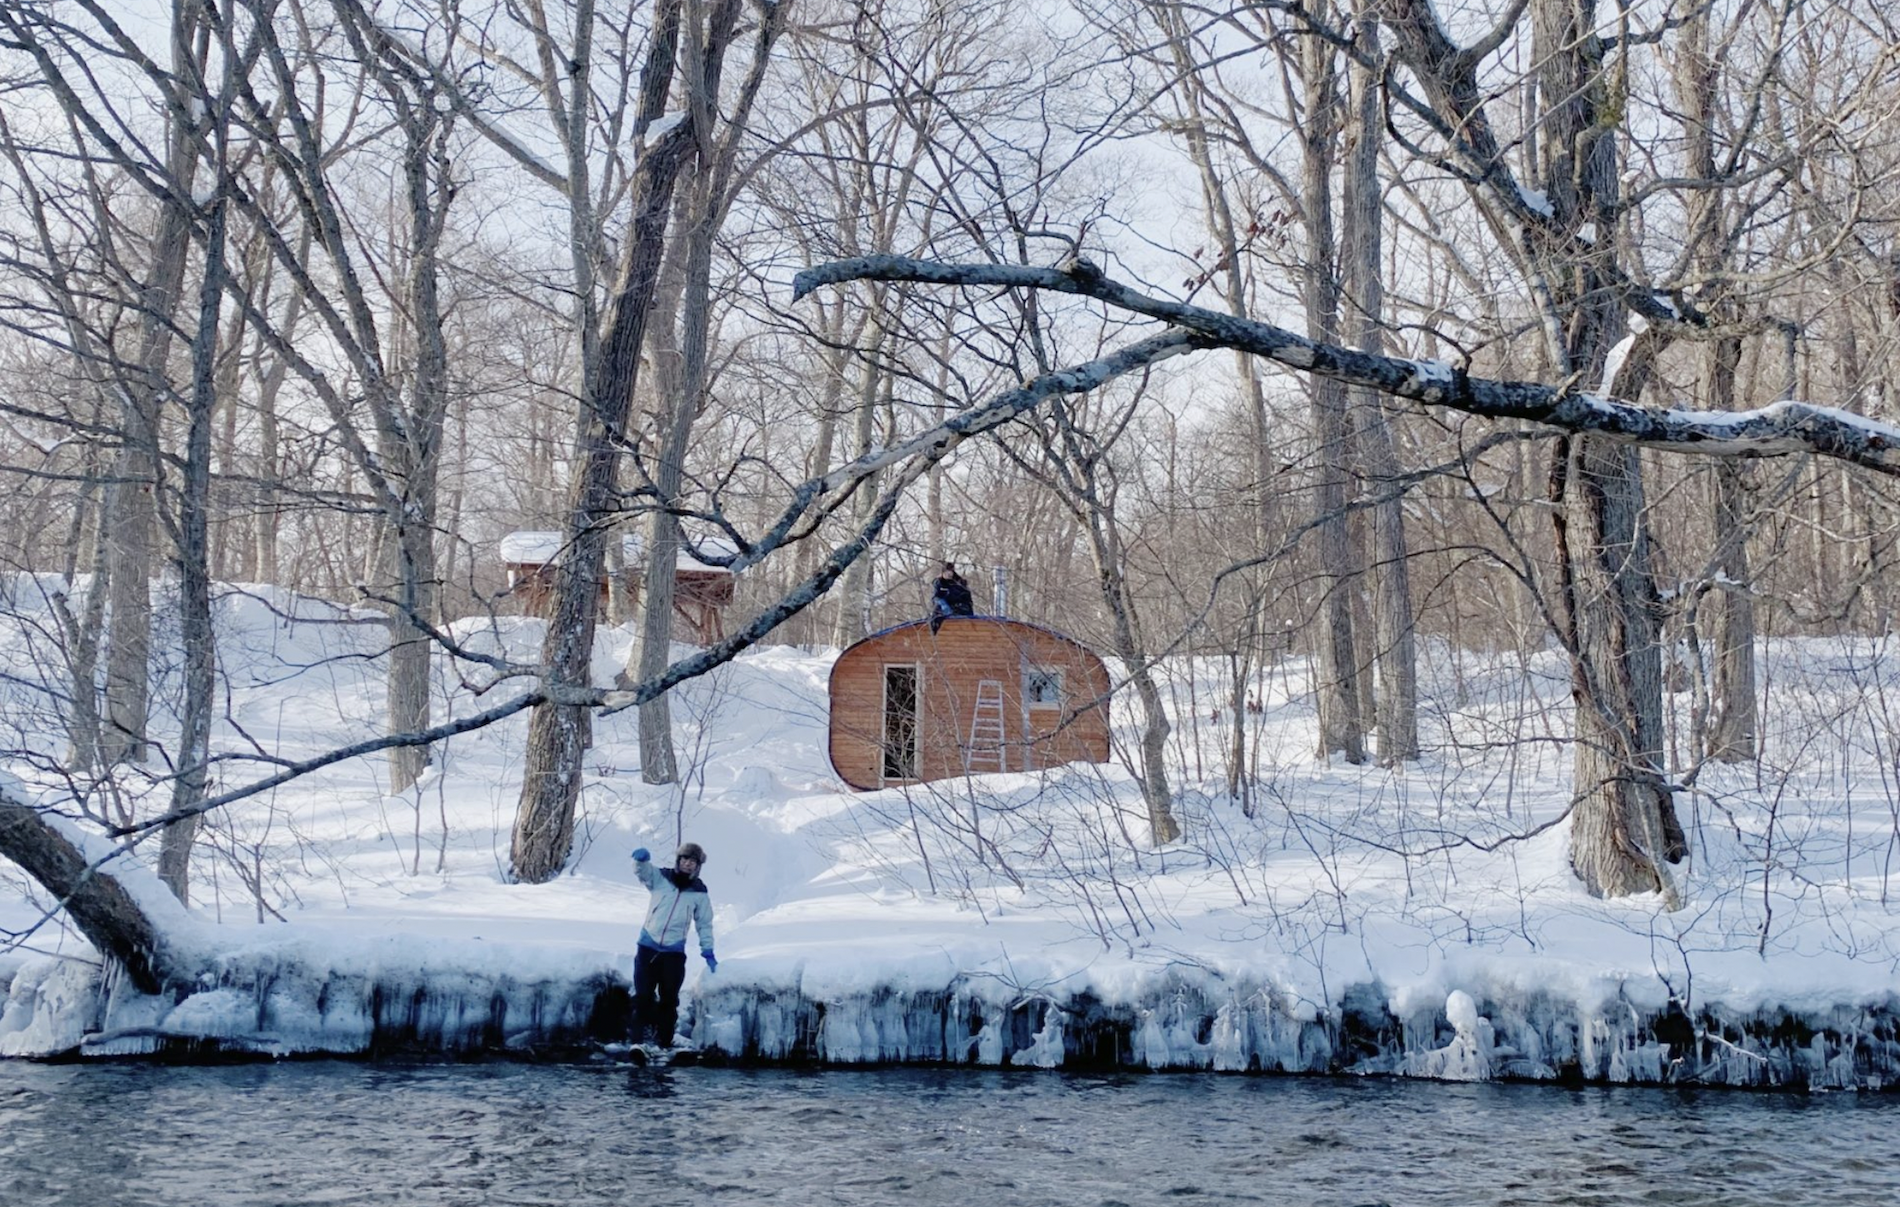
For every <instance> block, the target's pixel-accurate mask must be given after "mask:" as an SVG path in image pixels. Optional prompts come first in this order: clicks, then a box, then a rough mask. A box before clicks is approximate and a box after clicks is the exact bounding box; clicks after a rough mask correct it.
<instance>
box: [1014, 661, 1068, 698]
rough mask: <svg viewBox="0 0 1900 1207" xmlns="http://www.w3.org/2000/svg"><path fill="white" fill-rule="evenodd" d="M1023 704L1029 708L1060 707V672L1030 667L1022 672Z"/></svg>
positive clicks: (1046, 668)
mask: <svg viewBox="0 0 1900 1207" xmlns="http://www.w3.org/2000/svg"><path fill="white" fill-rule="evenodd" d="M1023 704H1024V705H1026V706H1027V707H1029V708H1061V707H1062V672H1061V671H1059V670H1052V669H1050V668H1048V667H1040V666H1032V667H1030V668H1028V669H1027V670H1025V671H1023Z"/></svg>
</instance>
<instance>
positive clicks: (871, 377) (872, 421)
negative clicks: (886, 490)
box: [832, 286, 890, 647]
mask: <svg viewBox="0 0 1900 1207" xmlns="http://www.w3.org/2000/svg"><path fill="white" fill-rule="evenodd" d="M867 304H868V306H869V307H870V309H871V311H872V314H873V316H874V317H873V318H872V320H871V338H870V347H869V350H868V351H867V353H866V354H865V357H864V359H863V361H862V363H861V365H860V368H861V369H862V371H863V376H861V377H860V378H859V379H858V403H857V408H856V427H855V428H854V429H853V438H854V441H855V443H854V444H853V447H852V450H851V453H852V456H863V455H864V454H865V453H866V452H868V451H870V448H871V445H872V444H873V443H874V442H875V441H876V439H877V403H878V396H879V395H880V394H881V393H882V392H883V389H884V384H885V382H884V378H885V371H884V368H883V358H884V356H885V355H886V343H887V337H888V335H889V331H890V327H889V324H888V323H887V320H886V316H885V313H884V307H885V306H886V305H888V304H890V295H889V292H888V291H887V290H886V289H885V288H883V287H882V286H878V287H876V288H874V289H872V291H871V297H870V300H869V302H868V303H867ZM878 481H879V480H878V479H877V478H875V477H873V478H871V479H870V480H868V481H866V482H865V483H864V485H862V486H861V487H859V488H858V495H857V499H856V500H855V503H854V506H853V508H852V514H851V523H852V526H853V527H858V528H861V527H863V526H864V521H865V519H866V518H867V517H868V516H869V515H870V512H871V509H872V508H873V507H875V506H876V504H877V496H878ZM874 570H875V565H874V562H873V559H872V558H870V557H861V558H859V559H858V560H857V561H855V562H853V563H851V566H850V568H849V569H847V570H846V571H845V572H844V581H842V582H841V583H839V584H838V622H837V626H836V629H835V631H834V632H833V634H832V644H833V645H837V646H840V647H843V646H847V645H850V644H851V643H852V642H854V641H856V640H858V638H860V637H863V636H865V635H866V634H867V633H869V632H870V625H869V623H868V621H867V619H866V618H867V617H868V616H869V615H870V613H871V599H872V590H873V585H874V584H873V579H872V575H873V572H874Z"/></svg>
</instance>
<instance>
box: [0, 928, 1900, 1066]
mask: <svg viewBox="0 0 1900 1207" xmlns="http://www.w3.org/2000/svg"><path fill="white" fill-rule="evenodd" d="M993 989H994V982H990V981H984V982H981V983H969V984H964V983H957V984H952V985H951V986H949V987H947V988H945V989H942V990H925V991H914V992H898V991H890V990H884V991H874V992H869V993H861V994H849V995H843V996H838V997H832V998H826V999H817V998H813V997H809V996H807V995H805V994H803V993H801V992H799V991H798V990H796V989H794V988H789V987H781V988H770V987H758V986H745V985H727V986H722V987H721V988H719V989H718V990H716V991H715V992H712V993H710V994H704V995H701V996H700V997H699V998H698V999H697V1000H696V1001H694V1002H692V1003H691V1005H690V1007H689V1010H688V1014H687V1021H686V1029H687V1030H689V1031H690V1034H691V1037H692V1043H693V1046H694V1047H696V1048H698V1049H699V1054H700V1056H701V1058H702V1059H703V1060H708V1061H721V1060H723V1061H731V1062H742V1063H790V1064H821V1065H866V1064H969V1065H977V1066H988V1067H1000V1068H1040V1069H1057V1068H1066V1069H1150V1070H1157V1071H1159V1070H1206V1071H1214V1072H1231V1073H1287V1074H1302V1073H1304V1074H1357V1075H1384V1076H1400V1077H1420V1078H1433V1079H1439V1080H1453V1081H1490V1080H1528V1081H1561V1082H1571V1083H1611V1084H1618V1083H1621V1084H1657V1085H1664V1084H1684V1085H1726V1086H1745V1087H1789V1088H1804V1089H1867V1090H1882V1089H1887V1088H1890V1087H1893V1086H1895V1085H1900V1001H1896V1000H1895V999H1894V998H1892V997H1890V998H1889V999H1888V1000H1887V1001H1885V1002H1884V1003H1879V1004H1876V1005H1862V1006H1849V1005H1843V1006H1839V1007H1836V1008H1833V1009H1830V1010H1826V1011H1821V1012H1818V1013H1815V1012H1806V1013H1795V1012H1789V1011H1784V1010H1754V1011H1732V1010H1727V1009H1725V1008H1723V1007H1722V1006H1721V1005H1720V1004H1719V1003H1718V1004H1704V1005H1701V1006H1699V1007H1697V1008H1695V1009H1693V1010H1691V1011H1687V1012H1685V1011H1684V1010H1683V1009H1682V1008H1681V1006H1680V1005H1678V1004H1677V1003H1675V1002H1668V1003H1666V1004H1664V1005H1662V1006H1661V1007H1642V1006H1638V1005H1636V1004H1634V1003H1632V1002H1630V1001H1628V1000H1624V999H1620V998H1619V999H1615V1000H1612V1001H1609V1002H1607V1003H1603V1004H1601V1005H1597V1006H1594V1007H1590V1006H1584V1005H1581V1004H1579V1003H1577V1002H1574V1001H1568V1000H1564V999H1561V998H1557V997H1554V996H1547V995H1532V996H1530V997H1526V998H1522V999H1518V1000H1511V1001H1498V1000H1490V999H1482V1000H1481V999H1475V998H1473V997H1472V996H1471V995H1470V994H1468V993H1466V992H1464V991H1462V990H1460V991H1454V992H1453V993H1451V994H1450V995H1449V996H1448V997H1447V998H1446V1000H1445V1001H1444V1002H1443V1003H1442V1005H1439V1004H1436V1003H1434V1004H1432V1005H1430V1006H1426V1007H1422V1008H1419V1009H1416V1010H1412V1011H1410V1012H1406V1013H1399V1012H1395V1011H1394V1010H1393V1008H1392V1007H1391V1005H1390V1001H1391V998H1390V995H1389V994H1387V993H1386V992H1385V991H1384V990H1383V989H1382V988H1381V987H1380V986H1377V985H1360V986H1355V987H1353V988H1351V989H1349V990H1347V991H1346V992H1345V993H1344V994H1343V995H1342V996H1341V998H1340V1000H1339V1001H1338V1002H1336V1003H1334V1004H1332V1005H1331V1006H1329V1007H1327V1008H1325V1009H1315V1008H1313V1007H1312V1006H1310V1005H1306V1004H1303V1003H1299V1002H1296V1001H1292V1000H1289V999H1287V998H1285V997H1284V996H1282V995H1281V994H1279V993H1278V992H1277V991H1276V990H1274V989H1273V988H1271V987H1255V988H1252V989H1246V990H1235V989H1232V988H1228V989H1226V990H1225V991H1223V992H1220V993H1218V994H1213V993H1209V992H1208V991H1206V990H1205V989H1203V988H1201V987H1199V986H1195V985H1192V984H1188V983H1185V982H1181V981H1178V980H1173V979H1170V980H1168V981H1165V982H1163V983H1159V984H1157V985H1156V987H1155V988H1154V990H1153V991H1152V992H1151V993H1149V994H1146V995H1144V1000H1141V1001H1138V1002H1133V1003H1113V1002H1105V1001H1102V1000H1099V999H1097V998H1094V997H1090V996H1088V995H1074V996H1069V997H1054V996H1050V995H1046V994H1015V995H1009V996H999V995H998V994H997V993H995V992H994V991H993ZM628 1014H629V1003H628V995H627V986H626V983H625V981H624V980H622V979H621V978H619V977H618V976H615V975H612V974H601V975H598V976H593V977H588V978H584V979H581V980H575V981H559V980H543V981H520V980H515V979H512V978H509V977H505V976H501V977H483V976H477V975H450V976H443V975H439V974H438V975H434V976H429V977H422V976H409V977H404V976H388V975H379V976H367V975H352V974H345V973H337V972H334V971H329V972H323V973H314V972H310V971H307V970H303V969H299V968H298V967H296V966H295V965H294V964H267V965H263V966H245V967H234V968H227V969H226V970H224V971H222V972H221V973H220V974H218V975H217V976H216V977H214V978H211V979H209V980H208V981H207V982H205V983H202V984H200V985H197V986H194V987H192V988H191V989H189V990H188V991H178V992H175V993H173V994H169V995H161V996H158V997H150V996H147V995H144V994H140V993H137V992H136V991H135V990H133V989H132V988H131V987H130V985H129V984H127V983H125V982H124V980H123V979H122V978H115V977H111V976H107V975H104V974H102V973H101V971H100V970H99V969H98V968H97V967H96V966H94V965H90V964H85V963H82V962H78V961H71V960H59V961H53V960H42V961H34V962H30V963H28V964H26V965H23V966H21V967H20V968H19V969H17V970H15V972H14V973H13V975H12V976H11V978H10V980H9V981H8V983H5V984H0V1055H5V1056H25V1057H39V1058H50V1057H70V1056H75V1055H77V1056H95V1057H109V1056H119V1057H127V1056H148V1057H149V1056H154V1055H157V1056H165V1057H170V1058H174V1059H187V1060H189V1059H197V1058H213V1057H226V1058H228V1057H230V1056H232V1055H245V1054H250V1055H258V1056H267V1057H268V1056H296V1055H307V1054H331V1055H366V1056H389V1055H403V1054H416V1053H438V1054H451V1055H479V1054H512V1055H517V1056H524V1057H540V1058H553V1059H567V1058H571V1057H573V1056H575V1055H577V1054H582V1053H586V1052H591V1051H595V1050H598V1049H599V1048H600V1046H601V1045H603V1044H605V1043H608V1042H611V1041H615V1040H620V1039H624V1037H625V1035H626V1031H627V1023H628Z"/></svg>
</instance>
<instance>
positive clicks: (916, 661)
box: [831, 616, 1109, 790]
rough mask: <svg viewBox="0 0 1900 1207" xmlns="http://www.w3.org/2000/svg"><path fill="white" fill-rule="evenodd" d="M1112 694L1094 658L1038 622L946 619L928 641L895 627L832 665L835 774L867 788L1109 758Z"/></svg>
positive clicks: (925, 627)
mask: <svg viewBox="0 0 1900 1207" xmlns="http://www.w3.org/2000/svg"><path fill="white" fill-rule="evenodd" d="M985 684H989V685H990V686H988V687H987V688H986V687H985ZM1108 688H1109V684H1108V670H1107V668H1106V667H1105V666H1103V665H1102V660H1101V659H1100V658H1099V657H1097V656H1096V655H1095V654H1094V653H1093V652H1092V651H1090V650H1089V649H1088V648H1087V647H1085V646H1083V645H1080V644H1078V643H1077V642H1075V641H1073V640H1071V639H1070V638H1067V637H1064V636H1063V635H1062V634H1060V633H1057V632H1055V631H1053V630H1050V629H1045V628H1041V627H1039V626H1037V625H1032V624H1026V623H1024V622H1022V621H1017V620H1004V619H1002V618H1000V617H993V616H970V617H964V616H952V617H949V618H947V619H946V620H945V621H944V622H943V628H942V629H941V631H939V632H938V633H936V634H935V635H932V633H931V632H930V625H929V624H928V623H927V622H925V621H915V622H913V623H911V624H903V625H898V626H897V627H896V628H893V629H886V630H885V631H884V632H882V633H876V634H873V635H872V636H870V637H866V638H865V639H864V640H863V641H860V642H858V643H857V644H856V645H853V646H851V647H850V648H849V649H847V650H845V651H844V653H842V654H840V655H838V661H837V662H836V663H835V664H834V665H833V666H832V668H831V766H832V768H833V769H834V770H836V771H837V773H838V777H839V778H840V779H842V780H844V782H845V783H847V784H849V785H851V786H852V787H853V788H858V789H861V790H868V789H873V788H883V787H888V786H890V785H893V784H914V783H925V782H928V781H930V780H940V779H949V778H951V777H954V776H960V775H964V774H966V773H970V772H977V773H980V772H990V771H1031V770H1035V769H1037V768H1041V767H1054V766H1057V765H1059V764H1062V763H1076V762H1089V763H1103V762H1107V761H1108ZM913 710H914V711H913Z"/></svg>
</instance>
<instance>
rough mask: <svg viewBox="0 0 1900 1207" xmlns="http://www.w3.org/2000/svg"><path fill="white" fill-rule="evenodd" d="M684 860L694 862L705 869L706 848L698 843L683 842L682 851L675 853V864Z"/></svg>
mask: <svg viewBox="0 0 1900 1207" xmlns="http://www.w3.org/2000/svg"><path fill="white" fill-rule="evenodd" d="M682 859H691V860H694V861H695V862H697V863H698V864H699V866H700V867H705V866H706V848H704V847H702V846H700V845H699V844H698V843H696V842H683V843H681V844H680V849H679V850H677V851H675V852H674V853H673V862H674V863H675V864H677V863H679V861H680V860H682Z"/></svg>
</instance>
